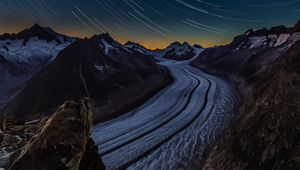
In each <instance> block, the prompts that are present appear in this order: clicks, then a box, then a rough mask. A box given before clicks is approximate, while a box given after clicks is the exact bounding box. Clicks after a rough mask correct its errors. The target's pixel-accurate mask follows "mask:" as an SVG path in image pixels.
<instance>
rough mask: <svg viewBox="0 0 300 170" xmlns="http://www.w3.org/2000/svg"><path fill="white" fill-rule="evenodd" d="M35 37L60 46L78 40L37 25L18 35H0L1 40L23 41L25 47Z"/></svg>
mask: <svg viewBox="0 0 300 170" xmlns="http://www.w3.org/2000/svg"><path fill="white" fill-rule="evenodd" d="M34 37H37V38H38V39H40V40H45V41H47V42H51V41H56V42H57V43H59V44H63V43H66V42H74V41H76V39H77V38H73V37H68V36H65V35H63V34H60V33H57V32H55V31H53V30H52V29H51V28H48V27H41V26H40V25H38V24H35V25H34V26H32V27H30V28H28V29H25V30H23V31H21V32H19V33H17V34H15V33H12V34H8V33H5V34H3V35H0V40H23V45H26V43H27V41H28V40H29V39H31V38H34Z"/></svg>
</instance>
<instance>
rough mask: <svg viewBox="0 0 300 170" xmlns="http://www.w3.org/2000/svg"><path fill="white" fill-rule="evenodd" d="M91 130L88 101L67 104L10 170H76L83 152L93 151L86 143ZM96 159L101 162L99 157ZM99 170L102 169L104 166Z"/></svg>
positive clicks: (31, 142)
mask: <svg viewBox="0 0 300 170" xmlns="http://www.w3.org/2000/svg"><path fill="white" fill-rule="evenodd" d="M91 128H92V112H91V107H90V104H89V102H88V100H87V99H85V100H82V101H80V102H73V101H68V102H66V103H65V104H64V105H62V106H61V107H60V108H59V109H58V110H57V111H56V112H55V113H54V114H53V115H52V116H51V117H50V118H49V119H48V120H47V121H46V123H45V124H44V125H43V126H41V127H40V129H39V130H38V132H37V134H36V135H35V136H34V137H32V138H31V139H30V140H29V142H28V143H27V144H26V145H25V147H24V148H23V150H22V152H21V153H20V156H19V157H18V158H17V159H16V160H15V161H14V163H13V164H12V166H11V168H10V169H11V170H19V169H22V170H29V169H30V170H40V169H43V170H52V169H61V170H63V169H68V170H78V169H79V166H80V162H81V160H82V159H83V158H84V157H85V156H84V155H85V152H86V151H89V150H88V149H86V148H89V147H93V146H90V145H91V143H90V142H89V141H90V139H89V134H90V130H91ZM95 157H96V159H95V160H97V161H101V159H100V156H99V155H98V154H97V155H95ZM91 159H93V158H91ZM89 161H91V162H92V160H89ZM94 164H96V163H94ZM100 164H101V165H103V164H102V162H100V163H98V165H100ZM80 169H91V168H86V167H81V168H80ZM98 169H104V166H102V167H101V168H98Z"/></svg>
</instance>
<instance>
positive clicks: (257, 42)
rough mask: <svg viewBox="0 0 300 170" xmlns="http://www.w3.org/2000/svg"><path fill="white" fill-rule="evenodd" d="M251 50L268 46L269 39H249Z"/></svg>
mask: <svg viewBox="0 0 300 170" xmlns="http://www.w3.org/2000/svg"><path fill="white" fill-rule="evenodd" d="M249 43H250V49H252V48H258V47H261V46H265V45H267V37H265V36H255V37H250V38H249Z"/></svg>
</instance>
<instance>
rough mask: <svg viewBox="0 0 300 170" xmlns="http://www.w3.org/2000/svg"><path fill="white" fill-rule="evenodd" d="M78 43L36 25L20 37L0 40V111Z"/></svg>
mask: <svg viewBox="0 0 300 170" xmlns="http://www.w3.org/2000/svg"><path fill="white" fill-rule="evenodd" d="M75 40H76V39H75V38H71V37H67V36H64V35H61V34H59V33H56V32H54V31H53V30H51V29H50V28H44V27H40V26H39V25H34V26H33V27H31V28H29V29H26V30H24V31H22V32H20V33H18V34H3V35H1V36H0V108H1V107H2V106H3V105H4V103H6V102H7V101H9V100H10V99H11V98H12V97H13V96H14V95H15V94H16V93H18V91H19V90H20V89H22V87H23V85H24V82H25V81H27V80H29V79H30V78H31V77H32V76H33V75H35V74H36V73H37V72H39V70H40V69H42V68H43V67H45V66H46V65H47V64H48V63H49V62H50V61H52V60H53V59H54V58H55V57H56V55H57V54H58V53H59V51H61V50H62V49H64V48H65V47H66V46H68V45H70V44H71V43H72V42H74V41H75Z"/></svg>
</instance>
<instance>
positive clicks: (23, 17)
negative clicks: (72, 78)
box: [0, 0, 300, 49]
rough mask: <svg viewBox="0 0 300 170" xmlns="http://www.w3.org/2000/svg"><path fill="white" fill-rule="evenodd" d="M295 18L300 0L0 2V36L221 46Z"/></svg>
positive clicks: (153, 45) (158, 45)
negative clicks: (47, 31)
mask: <svg viewBox="0 0 300 170" xmlns="http://www.w3.org/2000/svg"><path fill="white" fill-rule="evenodd" d="M299 19H300V0H0V33H5V32H8V33H12V32H19V31H21V30H23V29H24V28H28V27H31V26H32V25H33V24H35V23H39V24H40V25H41V26H47V27H51V28H52V29H54V30H55V31H57V32H60V33H63V34H66V35H70V36H76V37H90V36H92V35H94V34H101V33H104V32H109V34H110V35H111V36H112V37H113V38H114V39H116V40H117V41H119V42H121V43H125V42H126V41H128V40H131V41H135V42H138V43H141V44H142V45H144V46H146V47H148V48H151V49H155V48H164V47H166V46H167V45H169V44H170V43H171V42H174V41H179V42H185V41H186V42H188V43H190V44H200V45H202V46H204V47H209V46H214V45H222V44H226V43H229V42H230V41H231V40H232V39H233V37H234V36H236V35H238V34H241V33H244V32H245V31H246V30H248V29H249V28H253V29H259V28H263V27H266V28H269V27H271V26H277V25H286V26H292V25H294V24H295V23H296V22H297V21H298V20H299Z"/></svg>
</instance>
